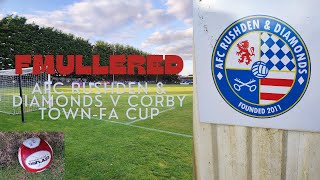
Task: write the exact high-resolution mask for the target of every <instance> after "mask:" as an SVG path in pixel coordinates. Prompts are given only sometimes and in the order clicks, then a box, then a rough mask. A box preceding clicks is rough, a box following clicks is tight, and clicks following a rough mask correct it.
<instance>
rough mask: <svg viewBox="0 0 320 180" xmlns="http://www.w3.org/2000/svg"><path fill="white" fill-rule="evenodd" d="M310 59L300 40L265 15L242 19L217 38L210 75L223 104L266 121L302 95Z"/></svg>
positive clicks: (284, 110)
mask: <svg viewBox="0 0 320 180" xmlns="http://www.w3.org/2000/svg"><path fill="white" fill-rule="evenodd" d="M310 74H311V64H310V57H309V53H308V50H307V47H306V45H305V43H304V42H303V40H302V38H301V37H300V35H299V34H298V33H297V32H296V31H295V30H294V29H293V28H292V27H291V26H290V25H288V24H287V23H285V22H284V21H282V20H279V19H277V18H274V17H270V16H262V15H259V16H248V17H245V18H242V19H240V20H238V21H236V22H234V23H233V24H231V25H230V26H229V27H227V28H226V29H225V30H224V31H223V33H222V34H221V35H220V37H219V39H218V41H217V42H216V44H215V47H214V50H213V54H212V76H213V79H214V82H215V85H216V88H217V90H218V92H219V93H220V95H221V96H222V97H223V99H224V100H225V101H226V102H227V103H228V104H229V105H230V106H231V107H232V108H234V109H235V110H237V111H239V112H240V113H242V114H245V115H247V116H251V117H256V118H269V117H275V116H278V115H281V114H283V113H285V112H287V111H289V110H290V109H291V108H292V107H294V106H295V105H296V104H297V103H298V102H299V100H300V99H301V98H302V96H303V94H304V93H305V91H306V89H307V87H308V83H309V80H310Z"/></svg>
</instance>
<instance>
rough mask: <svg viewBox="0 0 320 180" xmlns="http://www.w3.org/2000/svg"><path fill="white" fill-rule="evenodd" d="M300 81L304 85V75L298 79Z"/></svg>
mask: <svg viewBox="0 0 320 180" xmlns="http://www.w3.org/2000/svg"><path fill="white" fill-rule="evenodd" d="M298 82H299V84H300V85H302V84H303V83H304V79H303V77H302V76H301V77H300V78H299V79H298Z"/></svg>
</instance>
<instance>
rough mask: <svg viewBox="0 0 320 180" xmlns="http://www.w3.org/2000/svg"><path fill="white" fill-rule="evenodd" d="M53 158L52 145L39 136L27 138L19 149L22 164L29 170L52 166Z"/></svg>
mask: <svg viewBox="0 0 320 180" xmlns="http://www.w3.org/2000/svg"><path fill="white" fill-rule="evenodd" d="M52 158H53V151H52V148H51V146H50V145H49V144H48V143H47V141H45V140H43V139H40V138H38V137H33V138H29V139H27V140H25V141H24V142H23V143H22V144H21V145H20V148H19V151H18V159H19V163H20V165H21V166H22V167H23V168H24V169H25V170H27V171H29V172H41V171H44V170H45V169H47V168H48V167H49V166H50V164H51V162H52Z"/></svg>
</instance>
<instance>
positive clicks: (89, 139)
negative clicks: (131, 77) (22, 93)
mask: <svg viewBox="0 0 320 180" xmlns="http://www.w3.org/2000/svg"><path fill="white" fill-rule="evenodd" d="M148 87H149V88H148V89H149V93H148V95H151V96H155V95H156V92H155V89H156V87H155V85H148ZM164 88H165V89H166V92H167V94H166V95H175V96H176V95H185V96H186V98H185V100H184V103H183V107H179V104H176V105H175V106H174V107H163V108H159V110H160V111H161V113H160V114H159V115H158V116H157V117H155V118H154V119H152V120H151V119H148V120H141V121H136V122H133V121H132V120H128V119H126V117H125V111H126V109H127V108H129V105H128V104H127V97H128V96H129V95H128V94H127V93H126V94H123V95H121V98H120V100H119V105H118V106H117V107H116V111H117V113H118V116H119V120H115V119H112V120H108V115H107V116H106V117H104V118H103V119H102V120H99V118H98V117H97V118H94V119H90V120H88V119H83V120H82V119H81V118H80V117H77V118H76V119H74V120H72V119H68V120H67V119H65V118H64V117H63V116H61V118H60V119H58V120H51V119H49V118H48V116H47V115H46V114H45V118H44V120H41V119H40V117H41V113H40V111H36V112H31V113H27V114H26V115H25V123H24V124H22V123H21V117H20V115H7V114H3V113H0V131H4V132H8V131H11V132H16V131H17V132H26V131H27V132H44V131H48V132H64V133H65V155H64V157H65V161H64V162H65V166H64V167H65V172H64V174H65V179H192V86H189V85H165V86H164ZM61 90H64V91H69V92H70V90H71V89H70V88H67V87H61ZM109 95H110V93H109V94H106V95H102V96H103V98H104V100H105V101H108V102H109V101H110V99H109V98H108V96H109ZM54 96H56V95H54ZM115 96H116V94H115ZM140 96H141V95H140ZM176 102H178V101H176ZM107 104H108V105H107V107H106V108H107V111H106V114H108V111H110V110H111V108H112V107H113V105H111V102H110V103H107ZM139 107H141V106H139ZM92 111H93V112H94V113H97V112H98V109H97V108H94V107H92ZM22 172H23V169H22V167H19V164H18V163H17V166H16V167H10V168H2V169H0V177H1V178H4V179H19V177H21V173H22ZM49 172H50V171H47V172H46V171H44V172H43V173H40V174H28V177H29V178H30V179H48V178H49V179H50V177H52V176H51V174H50V173H49ZM23 173H24V172H23ZM9 175H10V176H12V175H14V176H15V177H9ZM55 177H57V176H55ZM61 178H63V177H61Z"/></svg>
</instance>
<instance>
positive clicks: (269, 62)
mask: <svg viewBox="0 0 320 180" xmlns="http://www.w3.org/2000/svg"><path fill="white" fill-rule="evenodd" d="M266 65H267V68H268V69H271V68H273V66H274V64H273V63H272V62H271V61H268V62H267V64H266Z"/></svg>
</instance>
